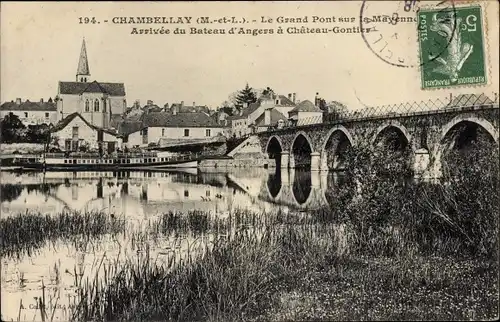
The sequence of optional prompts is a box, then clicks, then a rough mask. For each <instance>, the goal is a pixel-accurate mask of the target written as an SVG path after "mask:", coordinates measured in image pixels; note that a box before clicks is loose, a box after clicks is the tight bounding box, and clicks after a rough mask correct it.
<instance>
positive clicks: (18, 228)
mask: <svg viewBox="0 0 500 322" xmlns="http://www.w3.org/2000/svg"><path fill="white" fill-rule="evenodd" d="M124 227H125V224H124V222H123V221H120V220H117V219H114V218H111V217H110V216H109V215H107V214H105V213H102V212H62V213H58V214H56V215H51V214H42V213H34V212H26V213H20V214H17V215H13V216H9V217H6V218H1V219H0V234H1V236H2V238H1V241H0V256H2V257H4V256H15V257H20V256H23V255H28V256H30V255H31V254H32V252H33V251H35V250H36V249H38V248H40V247H42V246H43V245H45V244H46V243H47V242H50V241H55V240H58V239H62V240H68V241H72V242H75V243H77V242H81V241H87V242H88V241H89V240H90V239H92V238H96V237H98V236H101V235H104V234H108V233H110V234H116V233H119V232H122V231H123V230H124Z"/></svg>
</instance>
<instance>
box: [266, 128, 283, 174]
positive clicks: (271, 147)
mask: <svg viewBox="0 0 500 322" xmlns="http://www.w3.org/2000/svg"><path fill="white" fill-rule="evenodd" d="M283 150H284V149H283V142H281V139H280V138H279V136H275V135H273V136H271V137H270V138H269V140H267V144H266V153H267V155H268V157H269V159H274V160H275V165H276V168H280V166H281V152H283Z"/></svg>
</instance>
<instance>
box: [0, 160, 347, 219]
mask: <svg viewBox="0 0 500 322" xmlns="http://www.w3.org/2000/svg"><path fill="white" fill-rule="evenodd" d="M1 179H2V181H1V182H2V184H1V210H2V213H3V214H12V213H18V212H25V211H26V210H30V211H39V212H43V213H47V212H49V213H51V212H58V211H63V210H68V209H69V210H77V211H85V210H89V211H90V210H98V211H103V210H105V211H108V212H113V213H123V214H124V215H129V214H130V215H132V216H137V215H139V216H141V217H147V216H149V215H154V214H158V213H161V212H166V211H177V210H178V211H188V210H207V211H215V212H223V211H229V210H230V209H231V208H234V207H240V208H247V209H253V210H256V211H258V210H262V209H263V208H266V209H271V208H273V207H278V206H279V207H281V206H285V207H291V208H297V209H304V208H308V209H314V208H320V207H324V206H328V205H333V204H334V203H335V201H336V200H337V199H338V198H339V196H343V197H345V195H346V193H348V192H349V191H348V190H349V189H351V187H352V183H351V182H350V180H349V178H347V177H346V176H345V175H343V174H342V173H339V172H333V173H328V172H317V171H316V172H311V171H308V170H299V169H291V170H284V169H282V170H278V171H276V172H274V171H265V170H262V169H255V170H254V171H248V170H247V171H245V172H242V171H232V172H218V173H217V172H216V173H201V172H194V173H192V172H187V173H185V172H147V171H140V172H47V173H46V174H45V175H43V174H42V173H26V174H16V173H8V172H2V174H1Z"/></svg>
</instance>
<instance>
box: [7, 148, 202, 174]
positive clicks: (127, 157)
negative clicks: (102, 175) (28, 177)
mask: <svg viewBox="0 0 500 322" xmlns="http://www.w3.org/2000/svg"><path fill="white" fill-rule="evenodd" d="M201 157H202V156H201V155H200V154H189V155H169V154H165V153H162V152H144V153H117V154H113V155H99V154H98V153H70V154H67V153H66V154H65V153H46V154H42V155H35V156H33V155H31V156H29V157H28V156H27V157H24V156H17V158H16V159H15V160H14V162H13V164H14V165H15V166H17V167H19V168H20V169H21V170H46V171H95V170H98V171H117V170H146V169H154V170H161V169H178V168H197V167H198V161H199V160H200V159H201Z"/></svg>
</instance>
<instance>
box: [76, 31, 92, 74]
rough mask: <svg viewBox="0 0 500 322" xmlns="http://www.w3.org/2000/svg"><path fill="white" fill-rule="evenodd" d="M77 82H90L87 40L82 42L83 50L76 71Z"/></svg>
mask: <svg viewBox="0 0 500 322" xmlns="http://www.w3.org/2000/svg"><path fill="white" fill-rule="evenodd" d="M76 81H77V82H82V83H86V82H87V81H90V70H89V62H88V60H87V48H86V47H85V38H83V42H82V50H81V51H80V59H79V61H78V69H77V71H76Z"/></svg>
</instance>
